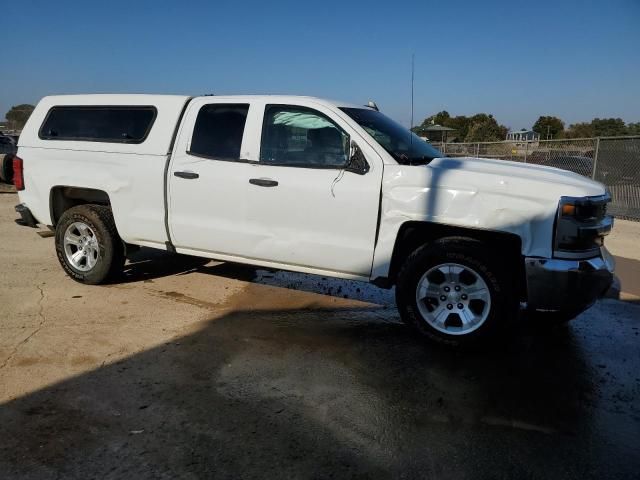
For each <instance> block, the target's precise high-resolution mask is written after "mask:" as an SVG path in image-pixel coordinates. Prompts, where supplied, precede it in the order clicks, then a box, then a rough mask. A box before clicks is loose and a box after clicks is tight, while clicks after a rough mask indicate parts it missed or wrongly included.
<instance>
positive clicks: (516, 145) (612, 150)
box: [433, 136, 640, 221]
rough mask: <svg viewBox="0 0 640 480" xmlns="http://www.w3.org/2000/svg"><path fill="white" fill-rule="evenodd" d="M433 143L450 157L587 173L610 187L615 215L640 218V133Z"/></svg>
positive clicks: (631, 218)
mask: <svg viewBox="0 0 640 480" xmlns="http://www.w3.org/2000/svg"><path fill="white" fill-rule="evenodd" d="M433 145H434V146H435V147H436V148H438V149H440V151H441V152H443V153H444V154H446V155H447V156H449V157H484V158H497V159H501V160H511V161H514V162H523V163H535V164H538V165H546V166H549V167H556V168H561V169H563V170H569V171H572V172H575V173H578V174H580V175H584V176H585V177H589V178H592V179H594V180H597V181H599V182H602V183H604V184H605V185H606V186H607V187H608V188H609V191H610V192H611V197H612V202H611V205H610V206H609V211H610V212H611V214H613V215H615V216H616V217H620V218H627V219H630V220H636V221H640V136H636V137H598V138H578V139H568V140H540V141H527V142H481V143H434V144H433Z"/></svg>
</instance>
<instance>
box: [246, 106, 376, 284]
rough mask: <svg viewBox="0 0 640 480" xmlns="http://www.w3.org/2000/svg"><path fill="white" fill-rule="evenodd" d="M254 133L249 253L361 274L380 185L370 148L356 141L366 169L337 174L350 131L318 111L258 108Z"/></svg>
mask: <svg viewBox="0 0 640 480" xmlns="http://www.w3.org/2000/svg"><path fill="white" fill-rule="evenodd" d="M321 110H324V112H323V111H321ZM258 135H260V136H261V138H260V154H259V161H258V162H256V163H254V164H251V165H248V168H249V176H250V182H249V188H248V196H247V199H248V205H247V229H248V230H250V232H249V237H250V238H252V251H251V256H252V257H254V258H257V259H264V260H269V261H274V262H278V263H283V264H289V265H291V266H292V268H294V269H298V268H300V267H303V268H302V269H304V268H311V269H317V270H330V271H334V272H341V273H343V274H345V276H361V277H362V276H364V277H368V276H369V275H370V272H371V265H372V260H373V252H374V247H375V236H376V227H377V220H378V208H379V196H380V185H381V181H382V162H381V161H380V159H379V157H377V154H376V153H375V151H374V150H373V149H371V148H370V147H368V145H366V142H363V141H362V140H359V143H360V147H361V148H362V150H363V152H364V153H365V157H367V161H368V163H369V166H370V170H369V171H368V172H367V173H366V174H357V173H352V172H349V171H345V170H344V168H343V167H344V166H345V164H346V162H347V159H348V157H349V154H350V142H351V140H352V139H354V137H355V136H357V134H354V132H353V131H351V129H350V127H349V126H348V125H347V124H345V123H343V122H341V121H340V119H339V118H336V116H335V115H332V113H331V111H328V110H326V109H324V108H323V107H319V106H318V107H316V108H310V107H308V106H303V105H266V106H265V107H264V114H263V125H262V129H261V132H258Z"/></svg>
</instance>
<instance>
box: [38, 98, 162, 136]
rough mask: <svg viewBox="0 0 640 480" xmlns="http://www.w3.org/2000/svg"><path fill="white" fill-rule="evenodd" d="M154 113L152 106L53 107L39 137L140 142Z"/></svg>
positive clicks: (149, 127)
mask: <svg viewBox="0 0 640 480" xmlns="http://www.w3.org/2000/svg"><path fill="white" fill-rule="evenodd" d="M156 114H157V110H156V108H155V107H153V106H95V107H94V106H61V107H53V108H52V109H51V110H49V113H48V114H47V118H45V120H44V123H43V124H42V127H41V128H40V133H39V136H40V138H41V139H43V140H81V141H89V142H105V143H142V142H144V140H145V139H146V138H147V135H148V134H149V131H150V130H151V127H152V126H153V122H154V121H155V118H156Z"/></svg>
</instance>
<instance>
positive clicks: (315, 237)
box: [14, 95, 613, 344]
mask: <svg viewBox="0 0 640 480" xmlns="http://www.w3.org/2000/svg"><path fill="white" fill-rule="evenodd" d="M17 155H18V156H17V157H16V159H15V161H14V182H15V184H16V187H17V189H18V191H19V196H20V201H21V203H20V205H18V206H17V207H16V210H17V211H18V212H19V213H20V215H21V217H22V219H21V221H20V222H21V223H23V224H26V225H30V226H35V225H36V224H44V225H46V226H49V227H52V228H55V232H56V235H55V245H56V251H57V255H58V258H59V260H60V263H61V265H62V267H63V268H64V270H65V271H66V272H67V274H68V275H69V276H70V277H71V278H73V279H74V280H77V281H79V282H83V283H88V284H99V283H102V282H105V281H108V280H111V279H113V278H115V276H117V274H118V273H119V272H121V271H122V269H123V266H124V262H125V257H126V255H127V252H128V250H129V249H131V248H133V247H134V246H146V247H152V248H158V249H162V250H168V251H170V252H177V253H181V254H189V255H197V256H202V257H208V258H213V259H218V260H224V261H232V262H241V263H248V264H253V265H258V266H264V267H270V268H275V269H285V270H292V271H297V272H307V273H312V274H321V275H325V276H333V277H340V278H347V279H353V280H362V281H369V282H373V283H374V284H376V285H378V286H382V287H387V288H390V287H392V286H395V287H396V298H397V304H398V309H399V311H400V315H401V317H402V319H403V320H404V321H405V322H406V323H408V324H409V325H411V326H412V327H414V328H415V329H416V330H417V331H419V332H420V333H422V334H423V335H425V336H427V337H429V338H431V339H435V340H438V341H440V342H444V343H450V344H459V343H466V342H476V341H479V340H487V339H490V338H496V335H498V333H499V332H500V331H502V330H503V327H505V326H506V325H507V324H508V323H509V321H511V320H512V319H514V318H516V316H517V313H518V311H519V309H521V308H527V309H529V310H532V311H537V312H546V313H548V314H553V315H554V316H555V317H558V318H562V319H570V318H573V317H575V316H576V315H577V314H578V313H580V312H581V311H583V310H584V309H586V308H588V307H589V306H590V305H591V304H592V303H593V302H594V301H595V300H596V298H598V297H599V296H600V295H601V294H603V293H604V292H605V291H606V290H607V288H608V287H609V286H610V284H611V282H612V278H613V275H612V272H613V262H612V258H611V256H610V255H609V254H608V252H607V250H606V249H605V247H604V237H605V235H607V234H608V233H609V232H610V230H611V227H612V225H613V221H612V218H611V217H610V216H607V214H606V207H607V202H609V195H608V193H607V191H606V189H605V188H604V186H603V185H601V184H599V183H596V182H594V181H591V180H589V179H587V178H584V177H582V176H579V175H576V174H573V173H570V172H566V171H562V170H558V169H555V168H550V167H541V166H536V165H528V164H522V163H513V162H507V161H502V160H487V159H478V158H446V157H444V156H443V155H442V154H441V153H440V152H439V151H437V150H436V149H435V148H433V147H432V146H431V145H430V144H429V143H427V142H425V141H423V140H422V139H420V138H418V137H417V136H415V135H414V134H412V133H410V132H409V131H408V130H406V129H405V128H403V127H402V126H401V125H399V124H397V123H395V122H394V121H392V120H390V119H389V118H388V117H386V116H385V115H383V114H382V113H380V112H379V111H378V110H377V108H375V107H366V106H365V107H363V106H357V105H348V104H343V103H339V102H331V101H327V100H321V99H318V98H310V97H295V96H224V97H223V96H220V97H218V96H202V97H186V96H168V95H76V96H53V97H46V98H44V99H42V100H41V101H40V103H39V104H38V106H37V107H36V109H35V111H34V112H33V114H32V115H31V117H30V119H29V121H28V123H27V125H26V127H25V129H24V131H23V132H22V135H21V137H20V141H19V145H18V154H17Z"/></svg>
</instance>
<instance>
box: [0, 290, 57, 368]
mask: <svg viewBox="0 0 640 480" xmlns="http://www.w3.org/2000/svg"><path fill="white" fill-rule="evenodd" d="M36 288H37V289H38V291H39V292H40V299H39V300H38V316H39V317H40V323H39V324H38V326H37V327H36V328H35V330H34V331H33V332H31V333H30V334H29V335H28V336H27V337H26V338H25V339H24V340H22V341H21V342H19V343H18V344H17V345H16V346H15V347H13V351H12V352H11V353H10V354H9V356H8V357H7V358H5V360H4V361H3V362H2V364H0V370H2V369H4V368H5V367H6V366H7V365H8V364H9V362H10V361H11V360H12V359H13V357H15V356H16V354H17V353H18V350H20V347H22V345H24V344H25V343H27V342H28V341H29V340H31V339H32V338H33V336H34V335H35V334H36V333H38V332H39V331H40V330H41V329H42V327H43V326H44V324H45V322H46V321H47V318H46V317H45V315H44V306H43V305H42V301H43V300H44V290H42V287H41V286H40V285H36Z"/></svg>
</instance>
